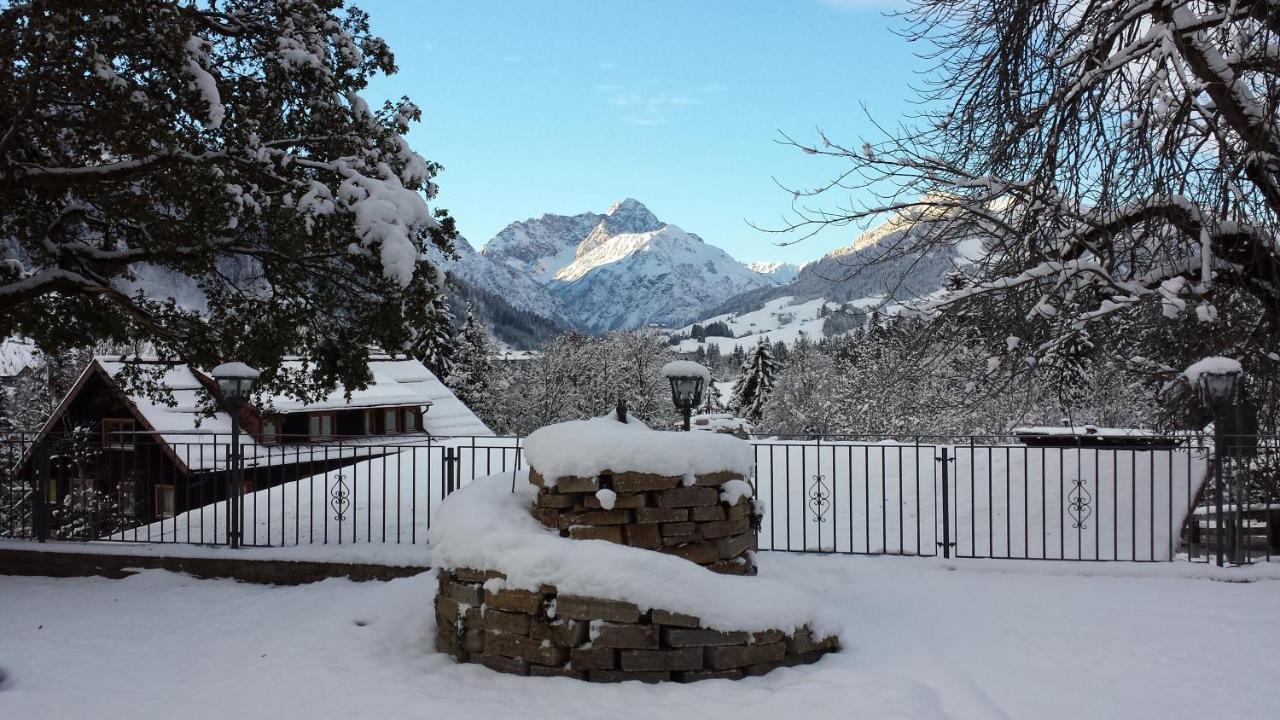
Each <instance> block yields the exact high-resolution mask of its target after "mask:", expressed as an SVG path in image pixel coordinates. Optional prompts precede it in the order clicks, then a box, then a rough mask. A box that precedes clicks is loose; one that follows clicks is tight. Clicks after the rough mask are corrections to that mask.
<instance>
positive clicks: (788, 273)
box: [746, 260, 808, 285]
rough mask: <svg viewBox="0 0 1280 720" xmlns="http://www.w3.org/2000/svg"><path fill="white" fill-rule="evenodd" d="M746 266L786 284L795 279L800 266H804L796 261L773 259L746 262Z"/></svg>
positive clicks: (776, 281)
mask: <svg viewBox="0 0 1280 720" xmlns="http://www.w3.org/2000/svg"><path fill="white" fill-rule="evenodd" d="M806 264H808V263H806ZM746 266H747V269H748V270H754V271H756V272H758V273H760V274H761V275H764V276H766V277H768V278H769V279H771V280H773V281H774V282H775V283H777V284H778V285H786V284H787V283H789V282H791V281H792V280H794V279H795V277H796V275H797V274H799V272H800V268H801V267H803V265H796V264H794V263H787V262H777V261H771V260H757V261H755V262H749V263H746Z"/></svg>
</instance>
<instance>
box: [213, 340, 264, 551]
mask: <svg viewBox="0 0 1280 720" xmlns="http://www.w3.org/2000/svg"><path fill="white" fill-rule="evenodd" d="M210 374H211V375H213V379H214V380H215V381H217V383H218V391H219V393H220V394H221V395H222V404H223V406H224V407H225V408H226V410H227V414H228V415H230V416H231V458H230V459H231V467H230V468H229V469H230V470H231V472H230V473H229V474H228V476H227V544H229V545H230V546H231V547H233V548H238V547H240V540H241V539H242V536H243V535H244V527H243V513H242V508H241V507H240V504H241V503H242V502H243V501H244V498H243V497H241V496H242V495H243V491H244V458H242V457H241V456H240V412H241V410H243V409H244V406H245V403H247V402H248V401H249V395H250V394H251V393H252V392H253V386H254V383H256V382H257V381H258V375H259V374H260V373H259V372H258V371H257V370H255V369H253V368H251V367H249V366H248V365H245V364H244V363H242V362H230V363H222V364H221V365H219V366H218V367H216V368H214V369H213V371H212V372H211V373H210Z"/></svg>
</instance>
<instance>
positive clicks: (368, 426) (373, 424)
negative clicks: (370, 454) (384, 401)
mask: <svg viewBox="0 0 1280 720" xmlns="http://www.w3.org/2000/svg"><path fill="white" fill-rule="evenodd" d="M364 434H365V435H377V434H378V415H377V413H376V412H375V411H373V410H365V411H364Z"/></svg>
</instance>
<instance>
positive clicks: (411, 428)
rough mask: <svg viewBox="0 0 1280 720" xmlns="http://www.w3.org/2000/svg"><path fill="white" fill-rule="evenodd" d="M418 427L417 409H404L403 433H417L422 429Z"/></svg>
mask: <svg viewBox="0 0 1280 720" xmlns="http://www.w3.org/2000/svg"><path fill="white" fill-rule="evenodd" d="M419 425H420V423H419V422H418V408H411V407H410V408H404V431H405V432H417V431H419V430H421V429H422V428H421V427H419Z"/></svg>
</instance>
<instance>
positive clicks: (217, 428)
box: [85, 356, 493, 469]
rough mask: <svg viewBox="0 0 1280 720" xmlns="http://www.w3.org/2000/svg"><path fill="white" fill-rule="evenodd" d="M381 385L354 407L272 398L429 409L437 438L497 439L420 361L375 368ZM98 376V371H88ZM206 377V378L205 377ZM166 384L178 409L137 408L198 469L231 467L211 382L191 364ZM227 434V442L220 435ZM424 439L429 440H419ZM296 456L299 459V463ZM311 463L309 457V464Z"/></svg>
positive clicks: (296, 406)
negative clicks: (208, 410) (211, 402)
mask: <svg viewBox="0 0 1280 720" xmlns="http://www.w3.org/2000/svg"><path fill="white" fill-rule="evenodd" d="M127 362H128V361H125V360H122V359H121V358H118V357H98V358H95V363H96V364H97V365H98V366H99V367H101V368H102V370H104V371H105V372H106V373H107V374H108V375H109V376H111V377H113V378H114V377H115V376H116V375H117V374H118V373H119V372H120V371H121V370H122V369H124V367H125V365H126V364H127ZM282 365H283V367H285V368H292V369H296V368H298V367H301V365H302V361H301V360H287V361H285V362H284V363H283V364H282ZM369 369H370V371H371V372H372V374H373V381H372V382H371V383H370V385H369V387H367V388H365V389H364V390H357V391H354V392H353V393H352V396H351V399H350V401H348V400H347V399H346V398H344V397H343V391H341V390H335V391H334V392H333V393H330V394H329V396H328V397H325V398H323V399H321V400H320V401H319V402H315V403H300V402H298V401H297V400H294V399H293V398H288V397H284V396H273V397H270V398H268V399H267V400H268V401H269V403H270V406H271V408H272V409H274V410H275V411H277V412H283V413H291V412H308V411H316V410H341V409H358V408H365V407H390V406H429V409H428V410H427V412H426V415H425V416H424V417H423V422H424V428H425V430H426V431H427V433H428V434H429V435H432V436H436V437H445V436H466V435H481V436H490V435H493V431H492V430H490V429H489V428H488V427H487V426H485V424H484V423H483V422H482V421H481V420H480V419H479V418H478V417H476V415H475V413H473V412H471V410H470V408H468V407H467V406H466V405H464V404H463V403H462V401H461V400H459V399H458V398H457V397H456V396H454V394H453V393H452V392H451V391H450V390H449V389H448V388H447V387H445V385H444V383H442V382H440V380H439V379H438V378H437V377H436V376H435V375H434V374H432V372H431V371H430V370H428V369H427V368H426V367H425V366H423V364H422V363H421V362H418V361H417V360H413V359H402V358H391V357H386V356H383V357H378V358H374V359H372V360H371V361H370V363H369ZM92 371H93V365H91V366H90V367H89V368H88V369H86V371H85V372H86V373H88V372H92ZM202 375H203V374H202ZM158 382H159V383H160V385H161V386H163V387H164V388H166V389H168V390H169V391H170V393H171V394H172V396H173V401H174V404H173V405H172V406H169V405H162V404H158V403H156V402H155V401H154V400H151V399H150V398H146V397H143V396H139V395H128V398H129V401H130V402H131V403H132V404H133V406H134V407H135V408H136V409H137V411H138V414H139V415H140V416H141V417H142V419H143V420H144V421H145V423H146V424H147V425H149V426H150V429H151V430H152V431H154V432H156V433H158V434H159V435H160V436H161V438H162V439H163V440H164V441H165V442H166V443H167V444H168V445H169V446H170V447H172V448H174V450H175V452H176V453H177V455H178V456H179V458H180V459H182V461H183V462H184V463H185V464H186V465H188V466H189V467H192V468H196V469H213V468H218V467H222V466H223V465H224V464H225V457H222V456H220V455H219V452H220V451H219V450H217V449H216V448H217V447H220V446H222V445H225V444H226V443H227V437H226V436H227V435H228V434H230V432H231V416H230V415H228V414H227V413H225V412H221V411H218V412H215V413H214V414H213V415H212V416H208V415H205V414H204V413H203V406H202V400H204V399H205V397H206V396H205V389H206V388H207V387H208V385H206V384H205V383H206V379H204V378H202V377H200V376H197V373H196V372H194V371H192V369H191V368H190V367H188V366H186V365H171V366H167V367H166V368H165V370H164V372H163V373H162V374H161V375H160V377H159V379H158ZM218 435H222V437H218ZM418 439H419V440H420V439H421V437H420V436H419V438H418ZM413 442H415V437H414V436H413V435H396V436H370V437H361V438H350V439H348V438H344V439H343V443H342V444H343V445H345V446H349V447H348V448H347V449H346V450H344V449H343V448H338V447H336V446H335V447H332V448H331V449H330V450H328V455H326V458H327V459H333V458H336V457H339V456H340V455H338V454H335V453H341V452H346V451H350V452H355V450H354V446H364V447H365V449H364V450H363V451H362V452H364V453H367V452H369V450H368V446H369V445H371V444H410V443H413ZM242 443H243V444H244V446H245V457H246V466H248V467H253V466H260V465H274V464H283V463H286V462H298V460H297V459H296V458H295V457H294V456H295V455H296V451H294V450H293V449H291V448H290V447H289V446H273V445H259V444H258V443H257V442H256V441H255V440H254V439H253V438H252V437H249V436H242ZM205 445H208V446H214V449H211V450H207V451H205V452H203V453H202V452H200V451H199V450H197V449H195V446H205ZM290 458H293V459H292V460H291V459H290ZM304 459H306V458H304Z"/></svg>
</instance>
